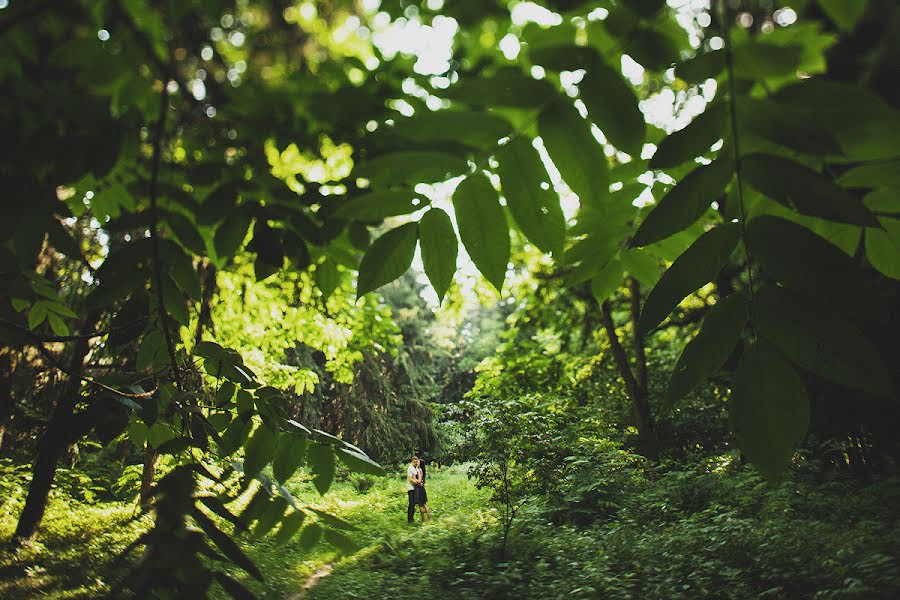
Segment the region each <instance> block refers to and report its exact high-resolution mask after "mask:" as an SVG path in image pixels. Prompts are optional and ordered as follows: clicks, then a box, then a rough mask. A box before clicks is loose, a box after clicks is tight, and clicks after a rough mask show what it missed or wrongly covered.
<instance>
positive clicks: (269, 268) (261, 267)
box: [247, 219, 284, 281]
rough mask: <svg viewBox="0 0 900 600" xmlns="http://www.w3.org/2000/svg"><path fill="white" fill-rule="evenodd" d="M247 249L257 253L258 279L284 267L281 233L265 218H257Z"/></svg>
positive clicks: (261, 279) (263, 278)
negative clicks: (270, 225)
mask: <svg viewBox="0 0 900 600" xmlns="http://www.w3.org/2000/svg"><path fill="white" fill-rule="evenodd" d="M247 249H248V250H250V251H251V252H255V253H256V261H255V262H254V274H255V275H256V280H257V281H263V280H265V279H268V278H269V277H271V276H272V275H274V274H275V273H277V272H278V271H280V270H281V269H282V267H284V248H283V247H282V245H281V235H280V234H279V232H278V231H276V230H275V229H272V228H271V227H269V225H268V223H266V220H265V219H257V221H256V225H254V226H253V239H252V240H250V244H249V245H248V247H247Z"/></svg>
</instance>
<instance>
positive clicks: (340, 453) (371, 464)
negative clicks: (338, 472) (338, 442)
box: [335, 448, 384, 476]
mask: <svg viewBox="0 0 900 600" xmlns="http://www.w3.org/2000/svg"><path fill="white" fill-rule="evenodd" d="M335 454H337V457H338V458H340V459H341V461H342V462H343V463H344V464H345V465H347V468H349V469H350V470H351V471H355V472H357V473H366V474H367V475H379V476H381V475H384V469H383V468H382V467H381V465H379V464H378V463H377V462H375V461H374V460H372V459H371V458H369V457H368V456H366V455H365V454H363V453H362V452H358V451H356V450H352V449H350V448H337V449H336V450H335Z"/></svg>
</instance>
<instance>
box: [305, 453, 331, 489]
mask: <svg viewBox="0 0 900 600" xmlns="http://www.w3.org/2000/svg"><path fill="white" fill-rule="evenodd" d="M307 456H308V459H307V460H308V462H309V468H310V470H312V474H313V485H314V486H316V489H317V490H318V491H319V493H320V494H324V493H325V492H327V491H328V488H330V487H331V482H332V481H334V451H333V450H332V449H331V446H329V445H327V444H320V443H318V442H313V443H311V444H310V445H309V448H308V449H307Z"/></svg>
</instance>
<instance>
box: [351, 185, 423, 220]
mask: <svg viewBox="0 0 900 600" xmlns="http://www.w3.org/2000/svg"><path fill="white" fill-rule="evenodd" d="M427 203H428V200H427V199H426V198H423V197H422V196H420V195H419V194H416V193H415V192H405V191H404V192H401V191H395V190H383V191H376V192H368V193H366V194H363V195H361V196H356V197H355V198H351V199H350V200H348V201H347V202H346V203H344V204H342V205H341V206H340V208H338V209H337V210H336V211H335V213H334V214H335V216H338V217H344V218H348V219H355V220H358V221H380V220H381V219H384V218H387V217H393V216H396V215H406V214H409V213H411V212H415V211H417V210H419V209H420V208H422V207H424V206H425V205H426V204H427Z"/></svg>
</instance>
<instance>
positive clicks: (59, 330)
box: [47, 312, 69, 335]
mask: <svg viewBox="0 0 900 600" xmlns="http://www.w3.org/2000/svg"><path fill="white" fill-rule="evenodd" d="M47 322H48V323H49V324H50V329H52V330H53V333H55V334H56V335H69V328H68V327H67V326H66V323H65V321H63V320H62V319H61V318H60V317H59V315H57V314H56V313H52V312H50V313H47Z"/></svg>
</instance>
